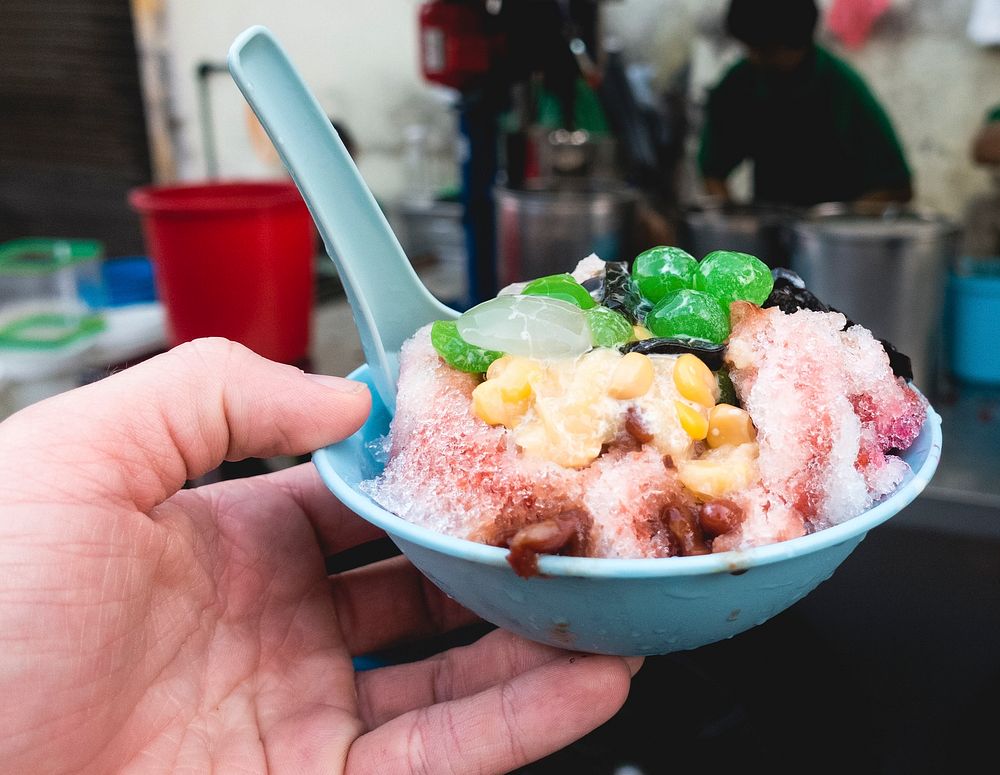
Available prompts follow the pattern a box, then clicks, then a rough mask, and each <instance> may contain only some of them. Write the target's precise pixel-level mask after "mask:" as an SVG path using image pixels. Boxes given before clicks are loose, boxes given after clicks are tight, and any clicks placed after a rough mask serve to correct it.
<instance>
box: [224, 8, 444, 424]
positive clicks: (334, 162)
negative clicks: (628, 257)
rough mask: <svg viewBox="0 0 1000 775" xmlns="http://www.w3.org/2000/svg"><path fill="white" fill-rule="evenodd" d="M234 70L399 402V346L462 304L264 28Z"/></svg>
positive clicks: (383, 394) (235, 54)
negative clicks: (378, 198)
mask: <svg viewBox="0 0 1000 775" xmlns="http://www.w3.org/2000/svg"><path fill="white" fill-rule="evenodd" d="M229 71H230V72H231V73H232V75H233V79H234V80H235V81H236V84H237V86H239V88H240V91H242V92H243V96H244V97H246V99H247V102H249V103H250V107H251V108H253V110H254V113H256V114H257V118H258V119H260V123H261V124H262V125H263V127H264V129H265V131H266V132H267V134H268V136H269V137H270V138H271V142H273V143H274V147H275V148H276V149H277V150H278V154H279V155H280V156H281V160H282V161H283V162H284V164H285V167H286V168H287V169H288V171H289V173H291V176H292V179H293V180H294V181H295V185H296V186H298V188H299V191H300V192H301V193H302V197H303V199H305V202H306V204H307V205H308V206H309V210H310V212H312V216H313V220H315V221H316V226H317V227H318V228H319V233H320V236H322V238H323V244H324V245H325V246H326V251H327V253H328V254H329V256H330V258H331V259H333V263H334V264H336V266H337V272H338V273H339V274H340V279H341V282H342V283H343V284H344V290H345V291H346V293H347V300H348V302H350V305H351V311H352V312H353V313H354V323H355V325H357V327H358V334H359V336H360V337H361V346H362V348H363V349H364V353H365V359H366V360H367V362H368V367H369V369H370V371H371V374H372V379H373V381H374V383H375V389H376V390H377V391H378V394H379V397H380V398H381V399H382V402H383V403H384V404H385V405H386V406H387V407H388V408H389V410H390V411H394V410H395V406H396V378H397V376H398V373H399V348H400V347H401V346H402V344H403V342H405V341H406V340H407V339H408V338H409V337H410V336H412V335H413V332H414V331H416V330H417V329H418V328H420V327H421V326H422V325H424V324H426V323H430V322H431V321H434V320H441V319H445V318H454V317H457V316H458V312H456V311H455V310H453V309H451V308H450V307H446V306H445V305H444V304H442V303H441V302H439V301H438V300H437V299H435V298H434V297H433V296H432V295H431V293H430V292H429V291H428V290H427V289H426V288H425V287H424V285H423V284H422V283H421V282H420V279H419V278H418V277H417V274H416V272H414V271H413V267H412V266H411V264H410V262H409V260H408V259H407V258H406V254H405V253H403V249H402V247H400V245H399V241H398V240H397V239H396V235H395V234H393V233H392V229H391V228H390V227H389V223H388V221H386V219H385V215H383V213H382V211H381V210H380V209H379V206H378V205H377V204H376V203H375V197H373V196H372V193H371V191H370V190H369V189H368V186H367V185H365V182H364V179H362V177H361V174H360V173H359V172H358V168H357V167H356V166H355V165H354V161H353V160H352V159H351V156H350V154H349V153H348V152H347V149H346V148H345V147H344V144H343V143H342V142H341V140H340V137H339V136H338V135H337V132H336V130H335V129H334V128H333V125H332V124H331V123H330V120H329V118H328V117H327V115H326V114H325V113H324V112H323V110H322V109H321V108H320V106H319V103H318V102H317V101H316V98H315V97H314V96H313V95H312V94H311V93H310V92H309V90H308V89H307V88H306V85H305V83H304V82H303V81H302V77H301V76H300V75H299V74H298V72H297V71H296V69H295V67H294V66H293V65H292V63H291V62H290V61H289V59H288V56H287V55H286V54H285V51H284V50H283V49H282V47H281V46H280V45H279V43H278V41H276V40H275V39H274V36H273V35H271V33H270V31H269V30H267V29H266V28H264V27H259V26H258V27H251V28H250V29H248V30H246V31H245V32H243V33H241V34H240V35H239V37H237V38H236V40H235V41H234V42H233V45H232V47H231V48H230V49H229Z"/></svg>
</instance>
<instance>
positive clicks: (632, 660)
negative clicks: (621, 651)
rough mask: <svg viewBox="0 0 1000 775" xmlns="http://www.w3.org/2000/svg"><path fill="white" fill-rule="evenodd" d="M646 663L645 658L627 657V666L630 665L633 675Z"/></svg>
mask: <svg viewBox="0 0 1000 775" xmlns="http://www.w3.org/2000/svg"><path fill="white" fill-rule="evenodd" d="M645 661H646V658H645V657H625V664H626V665H628V669H629V672H630V673H632V675H635V674H636V673H638V672H639V668H640V667H642V663H643V662H645Z"/></svg>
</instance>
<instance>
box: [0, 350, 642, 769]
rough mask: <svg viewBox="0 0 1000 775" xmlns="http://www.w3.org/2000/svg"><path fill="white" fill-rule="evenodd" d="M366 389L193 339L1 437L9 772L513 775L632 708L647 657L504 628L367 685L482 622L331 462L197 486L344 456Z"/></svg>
mask: <svg viewBox="0 0 1000 775" xmlns="http://www.w3.org/2000/svg"><path fill="white" fill-rule="evenodd" d="M369 407H370V396H369V394H368V391H367V389H366V387H365V386H364V385H363V384H361V383H358V382H353V381H351V380H347V379H340V378H338V377H329V376H315V375H309V374H305V373H303V372H302V371H300V370H299V369H297V368H295V367H293V366H287V365H283V364H278V363H273V362H271V361H267V360H265V359H263V358H261V357H260V356H257V355H255V354H253V353H252V352H251V351H250V350H248V349H246V348H245V347H242V346H240V345H237V344H234V343H232V342H227V341H225V340H197V341H194V342H191V343H188V344H184V345H181V346H180V347H178V348H176V349H174V350H172V351H170V352H168V353H166V354H163V355H159V356H157V357H155V358H153V359H151V360H148V361H146V362H144V363H141V364H139V365H137V366H134V367H132V368H130V369H127V370H125V371H123V372H120V373H118V374H115V375H113V376H111V377H108V378H106V379H104V380H103V381H101V382H98V383H94V384H92V385H88V386H86V387H83V388H79V389H77V390H73V391H70V392H68V393H64V394H62V395H59V396H56V397H54V398H50V399H48V400H46V401H42V402H41V403H37V404H34V405H32V406H30V407H28V408H26V409H24V410H22V411H20V412H18V413H17V414H15V415H13V416H11V417H9V418H8V419H6V420H5V421H4V422H3V423H0V471H2V474H0V633H2V635H3V647H2V648H0V696H2V697H3V699H4V701H3V703H2V704H0V762H3V765H2V767H0V769H2V770H3V771H4V772H9V773H42V772H70V771H72V772H94V773H105V772H121V771H126V770H127V771H129V772H142V773H159V772H177V771H181V770H183V771H184V772H221V773H231V772H240V773H251V772H253V773H258V772H267V771H270V772H278V773H286V772H296V773H342V772H350V773H359V774H364V775H367V774H368V773H380V775H391V774H392V773H401V774H402V773H407V774H408V773H431V772H434V773H437V772H453V773H459V772H461V773H465V772H478V773H503V772H508V771H510V770H513V769H515V768H516V767H519V766H521V765H523V764H526V763H528V762H530V761H532V760H535V759H539V758H541V757H542V756H544V755H546V754H548V753H550V752H552V751H555V750H557V749H559V748H561V747H563V746H565V745H567V744H569V743H570V742H572V741H573V740H575V739H576V738H578V737H581V736H582V735H584V734H585V733H587V732H589V731H590V730H592V729H593V728H595V727H597V726H598V725H599V724H601V723H602V722H604V721H605V720H606V719H607V718H609V717H610V716H611V715H612V714H614V713H615V711H617V710H618V708H619V707H620V706H621V705H622V703H623V702H624V700H625V697H626V694H627V692H628V687H629V680H630V678H631V676H632V675H633V674H634V673H635V671H636V670H638V668H639V665H640V664H641V662H642V660H641V659H638V658H636V659H622V658H619V657H608V656H587V657H582V656H581V655H579V654H571V653H569V652H565V651H561V650H559V649H555V648H551V647H548V646H542V645H538V644H534V643H529V642H527V641H524V640H521V639H520V638H517V637H515V636H513V635H510V634H508V633H506V632H503V631H501V630H496V631H494V632H491V633H490V634H488V635H486V636H484V637H483V638H481V639H480V640H478V641H476V642H475V643H473V644H472V645H469V646H464V647H460V648H455V649H451V650H449V651H446V652H444V653H441V654H437V655H435V656H432V657H430V658H428V659H425V660H423V661H420V662H411V663H406V664H397V665H390V666H387V667H382V668H378V669H375V670H369V671H365V672H361V673H358V674H355V672H354V669H353V664H352V659H351V657H352V655H360V654H366V653H370V652H373V651H378V650H380V649H382V648H384V647H387V646H389V645H390V644H393V643H398V642H400V641H404V640H406V639H412V638H419V637H424V636H427V635H430V634H432V633H436V632H441V631H445V630H450V629H453V628H456V627H458V626H460V625H463V624H466V623H468V622H470V621H472V615H471V614H470V613H469V612H468V611H466V610H464V609H462V608H460V607H459V606H458V605H457V604H455V603H453V602H452V601H450V600H449V599H448V598H447V597H446V596H445V595H444V594H443V593H441V592H439V591H438V590H437V589H436V588H435V587H434V586H433V585H431V584H430V582H428V581H427V580H426V579H425V578H424V577H423V576H421V575H420V573H419V572H418V571H417V570H416V569H415V568H414V567H413V566H412V565H410V564H409V562H407V561H406V559H405V558H403V557H395V558H392V559H389V560H384V561H381V562H378V563H374V564H372V565H368V566H365V567H362V568H357V569H354V570H349V571H345V572H343V573H339V574H336V575H333V576H328V575H327V573H326V569H325V563H324V559H325V557H328V556H331V555H334V554H336V553H338V552H340V551H343V550H345V549H347V548H350V547H352V546H355V545H358V544H361V543H363V542H366V541H369V540H372V539H374V538H377V537H379V536H380V535H382V534H381V531H379V530H378V529H376V528H375V527H374V526H372V525H371V524H369V523H368V522H365V521H364V520H362V519H360V518H358V517H356V516H355V515H353V514H351V513H350V512H349V511H348V510H347V509H346V508H345V507H344V506H343V505H341V504H340V503H339V502H338V501H337V500H336V499H335V498H334V497H333V495H332V494H331V493H330V492H329V491H328V490H327V488H326V487H325V486H324V485H323V483H322V481H321V480H320V478H319V476H318V474H317V472H316V470H315V469H314V468H313V466H312V465H311V464H307V465H302V466H298V467H295V468H290V469H286V470H283V471H280V472H278V473H273V474H268V475H264V476H258V477H253V478H249V479H240V480H238V481H230V482H223V483H219V484H213V485H207V486H205V487H200V488H195V489H182V488H183V487H184V485H185V482H186V481H190V480H193V479H197V478H198V477H200V476H201V475H203V474H204V473H205V472H206V471H209V470H211V469H213V468H215V467H216V466H218V465H219V463H221V462H222V461H223V460H225V459H227V460H239V459H241V458H245V457H248V456H256V457H269V456H273V455H279V454H280V455H296V454H301V453H303V452H306V451H309V450H313V449H316V448H318V447H322V446H323V445H326V444H329V443H332V442H335V441H338V440H340V439H343V438H345V437H346V436H348V435H349V434H351V433H353V432H354V431H355V430H356V429H357V428H358V427H359V426H360V425H361V424H362V422H364V420H365V417H366V416H367V414H368V411H369Z"/></svg>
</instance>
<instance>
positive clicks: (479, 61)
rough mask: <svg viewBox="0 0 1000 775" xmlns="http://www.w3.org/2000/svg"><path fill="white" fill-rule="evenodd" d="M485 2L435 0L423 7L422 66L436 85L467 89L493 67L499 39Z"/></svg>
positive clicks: (475, 0) (421, 16)
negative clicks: (489, 22) (489, 28)
mask: <svg viewBox="0 0 1000 775" xmlns="http://www.w3.org/2000/svg"><path fill="white" fill-rule="evenodd" d="M486 17H487V12H486V8H485V5H484V3H483V0H464V1H463V0H432V1H431V2H426V3H423V5H421V7H420V65H421V70H422V71H423V75H424V78H426V79H427V80H428V81H431V82H433V83H440V84H443V85H444V86H450V87H452V88H453V89H459V90H462V89H465V88H466V87H468V86H469V85H470V84H471V83H473V82H474V81H475V80H476V79H477V78H478V77H479V76H481V75H482V74H483V73H485V72H487V71H488V70H489V68H490V58H491V56H492V54H493V51H494V50H495V48H496V40H495V39H494V38H493V37H491V36H490V34H489V33H488V32H487V29H486V27H487V24H486V22H487V18H486Z"/></svg>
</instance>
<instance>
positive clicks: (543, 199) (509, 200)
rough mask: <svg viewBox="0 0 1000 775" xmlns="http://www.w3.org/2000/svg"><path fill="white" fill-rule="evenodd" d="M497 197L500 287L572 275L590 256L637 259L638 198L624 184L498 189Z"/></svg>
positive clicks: (537, 185) (498, 276) (583, 183)
mask: <svg viewBox="0 0 1000 775" xmlns="http://www.w3.org/2000/svg"><path fill="white" fill-rule="evenodd" d="M495 196H496V208H497V280H498V282H499V285H500V287H503V286H505V285H509V284H510V283H514V282H520V281H522V280H530V279H534V278H536V277H542V276H544V275H549V274H558V273H560V272H569V271H571V270H572V269H573V267H574V266H575V265H576V263H577V261H579V260H580V259H581V258H584V257H585V256H587V255H589V254H590V253H596V254H597V255H598V256H600V257H601V258H603V259H604V260H606V261H624V260H630V259H631V258H632V249H633V244H632V243H633V239H634V231H635V216H636V206H637V203H638V195H637V194H636V192H635V191H634V190H633V189H631V188H629V187H628V186H625V185H624V184H620V183H616V182H614V181H607V182H602V181H597V180H588V181H581V183H580V184H577V185H559V186H554V185H551V184H545V183H532V184H529V185H527V186H525V187H524V188H520V189H514V188H507V187H505V186H499V187H497V188H496V190H495Z"/></svg>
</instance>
